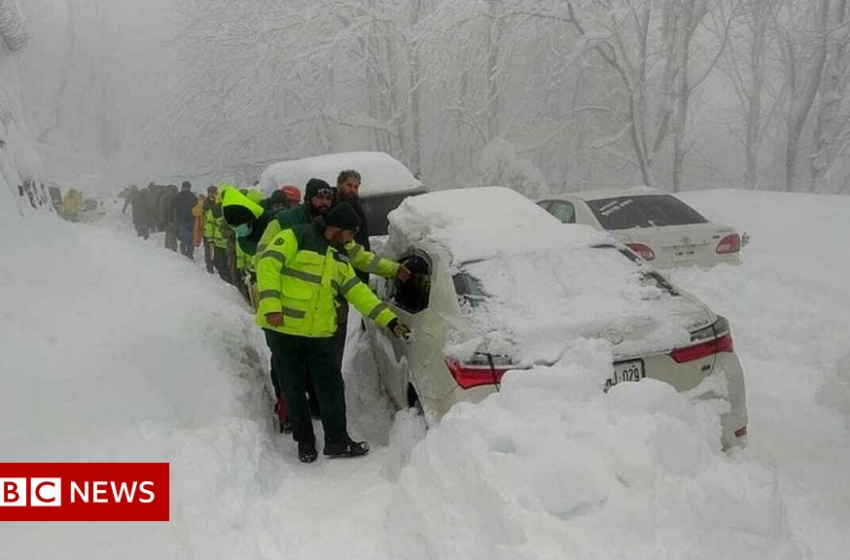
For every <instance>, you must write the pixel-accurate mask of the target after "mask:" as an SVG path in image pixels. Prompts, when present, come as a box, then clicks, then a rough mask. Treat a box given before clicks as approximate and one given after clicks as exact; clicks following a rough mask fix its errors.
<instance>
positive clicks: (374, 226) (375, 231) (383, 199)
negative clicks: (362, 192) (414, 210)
mask: <svg viewBox="0 0 850 560" xmlns="http://www.w3.org/2000/svg"><path fill="white" fill-rule="evenodd" d="M423 192H424V191H407V192H400V193H398V192H396V193H386V194H377V195H372V196H362V197H360V204H361V205H362V206H363V212H364V213H365V214H366V219H367V220H368V221H369V235H386V234H387V230H388V228H389V221H388V220H387V214H389V213H390V212H392V211H393V210H395V209H396V208H398V205H399V204H401V202H402V201H403V200H404V199H405V198H407V197H409V196H416V195H417V194H422V193H423Z"/></svg>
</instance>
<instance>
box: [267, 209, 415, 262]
mask: <svg viewBox="0 0 850 560" xmlns="http://www.w3.org/2000/svg"><path fill="white" fill-rule="evenodd" d="M309 223H310V216H309V215H308V214H307V207H306V206H305V205H304V204H302V205H300V206H296V207H295V208H292V209H291V210H287V211H285V212H281V213H280V214H278V215H277V218H276V219H273V220H271V221H270V222H269V225H267V226H266V229H265V231H264V232H263V236H262V237H261V238H260V242H259V243H258V244H257V256H256V258H257V259H259V258H260V256H261V254H262V252H263V251H265V250H266V248H267V247H268V246H269V244H270V243H271V240H272V239H274V238H275V236H276V235H277V234H279V233H280V232H281V231H282V230H285V229H287V228H291V227H293V226H295V225H298V224H309ZM343 250H344V251H345V253H346V255H347V256H348V258H349V259H350V260H351V265H352V266H353V267H354V268H356V269H357V270H360V271H363V272H368V273H369V274H377V275H378V276H382V277H384V278H395V276H396V274H398V267H399V264H398V263H397V262H395V261H392V260H390V259H384V258H381V257H379V256H377V255H376V254H375V253H372V252H371V251H367V250H366V248H365V247H363V245H360V244H359V243H357V242H356V241H354V240H352V241H350V242H349V243H348V244H346V246H345V247H343Z"/></svg>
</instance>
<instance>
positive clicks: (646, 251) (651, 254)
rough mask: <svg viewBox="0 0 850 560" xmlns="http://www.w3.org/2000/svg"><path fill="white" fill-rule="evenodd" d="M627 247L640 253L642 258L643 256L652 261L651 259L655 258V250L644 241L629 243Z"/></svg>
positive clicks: (644, 258)
mask: <svg viewBox="0 0 850 560" xmlns="http://www.w3.org/2000/svg"><path fill="white" fill-rule="evenodd" d="M627 247H628V248H629V249H631V250H632V251H634V252H635V253H637V254H638V255H640V258H642V259H643V260H645V261H651V260H653V259H655V251H653V250H652V249H650V248H649V247H648V246H647V245H644V244H643V243H630V244H628V245H627Z"/></svg>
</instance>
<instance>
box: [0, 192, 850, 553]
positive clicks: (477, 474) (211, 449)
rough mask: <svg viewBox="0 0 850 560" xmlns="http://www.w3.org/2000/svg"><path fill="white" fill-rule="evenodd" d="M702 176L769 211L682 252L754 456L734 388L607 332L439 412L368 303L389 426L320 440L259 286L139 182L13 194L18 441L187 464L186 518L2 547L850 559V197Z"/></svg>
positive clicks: (354, 412) (177, 481)
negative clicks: (18, 207) (261, 327)
mask: <svg viewBox="0 0 850 560" xmlns="http://www.w3.org/2000/svg"><path fill="white" fill-rule="evenodd" d="M684 198H686V200H688V201H690V202H691V203H692V204H694V206H696V207H697V208H698V209H700V210H702V211H704V212H705V213H706V214H707V215H708V216H709V217H711V218H713V219H716V220H718V221H723V222H726V223H730V224H733V225H736V226H739V227H740V228H742V229H744V230H747V231H749V232H750V234H751V235H752V242H751V244H750V246H749V247H747V248H746V250H745V253H744V264H743V265H742V266H738V267H728V266H724V267H718V268H715V269H711V270H696V269H693V270H691V269H682V270H675V271H673V272H672V273H671V275H672V276H673V278H674V280H675V281H677V282H678V283H680V284H681V285H682V286H683V287H685V288H686V289H688V290H689V291H691V292H692V293H694V294H695V295H697V296H698V297H700V298H702V299H703V300H704V301H706V302H707V303H708V304H709V305H711V306H712V307H713V308H714V309H715V310H716V311H717V312H719V313H722V314H724V315H726V316H727V317H728V318H729V319H730V321H731V323H732V325H733V332H734V335H735V340H736V346H737V350H738V352H739V355H740V357H741V360H742V362H743V366H744V370H745V374H746V376H747V382H748V391H749V393H748V402H749V414H750V446H749V447H748V448H747V449H745V450H743V451H741V452H736V453H733V454H732V455H731V456H727V455H724V454H722V453H720V452H719V450H718V445H717V437H718V429H719V426H718V419H717V410H716V409H715V407H714V406H713V405H714V403H711V402H700V401H694V402H691V401H689V400H688V398H687V397H686V396H683V395H679V394H676V393H674V392H673V391H672V390H671V389H670V388H669V387H667V386H665V385H663V384H661V383H657V382H648V381H645V382H642V383H639V384H633V385H619V386H617V387H615V388H614V389H613V390H612V391H611V392H609V394H608V395H603V394H600V393H599V391H598V388H597V385H596V381H597V380H598V378H599V376H600V375H601V374H602V372H606V371H610V361H611V356H610V350H609V349H608V348H607V347H606V345H605V344H602V343H598V342H593V341H588V342H586V343H584V344H579V345H577V346H576V347H575V348H574V349H573V350H572V352H571V353H570V354H569V355H568V356H566V358H565V360H563V361H562V362H561V364H559V365H558V366H555V367H552V368H539V369H537V370H533V371H531V372H523V373H521V374H520V373H514V374H509V375H508V376H506V378H505V383H504V385H503V387H502V390H501V392H500V393H498V394H496V395H493V396H492V397H491V398H489V399H488V400H486V401H485V402H483V403H481V404H479V405H476V406H461V407H457V408H456V409H455V410H454V411H453V412H452V413H450V414H449V415H448V416H447V417H446V418H444V420H443V422H442V423H441V424H440V425H439V426H438V427H436V428H435V429H432V430H430V431H429V432H428V433H427V434H425V432H424V429H423V425H422V423H421V421H420V420H419V419H418V418H416V417H415V416H412V415H411V414H409V413H407V412H402V413H398V414H395V413H394V412H393V411H392V409H391V408H390V405H389V403H388V401H387V399H386V398H385V397H384V395H383V394H382V392H381V389H380V386H379V383H378V380H377V377H376V375H375V372H374V367H373V365H372V361H371V360H372V358H371V355H370V353H369V350H368V347H367V345H366V344H365V341H364V338H362V337H361V336H358V334H357V333H358V329H356V328H355V326H356V325H355V324H353V325H352V328H351V329H349V332H350V333H352V336H351V338H350V340H349V345H348V354H347V359H346V364H345V368H344V369H345V377H346V390H347V401H348V405H349V421H350V424H351V431H352V433H353V435H355V436H360V437H364V438H366V439H368V440H369V441H370V443H372V447H373V451H372V453H371V454H370V455H368V456H367V457H364V458H359V459H353V460H326V459H324V458H321V457H320V459H319V461H318V462H317V463H315V464H313V465H302V464H301V463H299V462H298V460H297V457H296V452H295V445H294V443H293V442H292V441H291V440H290V439H289V438H288V437H286V436H282V435H279V434H277V433H276V431H275V429H274V427H275V426H274V421H273V418H272V414H271V405H272V402H271V398H270V396H269V392H268V389H267V386H268V381H267V375H268V374H267V371H266V369H267V363H268V355H267V352H266V350H265V349H264V347H263V341H262V336H261V335H260V334H259V333H258V331H257V330H256V328H255V327H254V326H253V324H252V318H251V316H250V314H249V312H248V308H247V307H246V305H245V304H244V303H243V302H242V301H241V298H240V296H239V295H238V293H237V292H236V291H235V290H234V289H232V288H230V287H228V286H225V285H223V284H222V283H221V282H220V281H219V280H218V279H217V277H213V276H210V275H208V274H206V272H205V271H204V269H203V267H202V266H199V265H198V264H194V265H193V264H192V263H190V262H188V261H187V260H186V259H185V258H183V257H180V256H179V255H177V254H175V253H172V252H169V251H167V250H165V249H163V248H162V247H161V242H160V241H161V240H158V239H156V238H152V239H151V240H149V241H148V242H144V241H142V240H139V239H137V238H135V237H134V236H133V234H132V231H131V230H132V228H131V227H130V226H129V224H128V221H129V217H128V216H120V206H117V203H112V205H111V206H110V207H108V208H107V212H106V216H105V218H104V219H103V220H102V221H101V222H100V223H99V224H97V225H92V224H67V223H64V222H61V221H58V220H56V219H55V218H54V217H53V216H48V215H43V216H42V215H30V216H27V217H26V219H25V220H21V219H19V218H18V217H16V216H14V215H12V213H9V212H5V211H4V209H3V208H0V219H2V221H3V223H4V225H6V224H7V223H9V226H8V227H5V228H4V236H3V239H2V240H0V461H137V460H138V461H168V462H170V463H171V472H172V480H171V519H172V520H171V521H170V522H168V523H135V524H131V523H74V524H68V523H65V524H60V523H40V524H37V523H29V524H22V523H18V524H12V523H6V524H0V558H3V559H6V558H9V559H13V558H14V559H18V558H86V559H94V558H114V557H120V558H145V559H150V558H251V559H256V558H262V559H272V558H299V559H300V558H340V557H341V558H349V559H354V558H368V559H380V558H410V559H416V560H418V559H426V558H429V559H434V558H440V559H443V558H445V559H449V558H451V559H467V558H469V559H478V558H488V559H491V558H495V559H512V560H513V559H532V558H533V559H538V558H588V559H590V558H594V559H595V558H599V559H607V558H654V559H655V558H706V559H709V558H710V559H718V558H723V559H737V558H740V559H752V558H764V559H768V558H770V559H773V558H816V559H827V560H831V559H836V560H837V559H840V558H845V557H846V551H847V550H850V536H848V532H847V531H846V529H845V528H846V527H847V525H848V522H850V484H848V483H850V472H848V465H850V438H849V437H848V433H847V427H848V416H847V414H848V413H850V364H848V360H850V317H848V313H847V310H848V309H850V261H848V259H847V256H846V248H845V244H846V239H847V234H848V230H850V225H848V224H850V199H848V198H837V197H833V198H827V197H811V196H802V195H780V194H775V193H749V192H706V193H691V194H688V195H687V196H685V197H684ZM5 202H6V201H4V200H2V199H0V206H3V205H4V204H5ZM199 256H200V255H199ZM353 321H356V318H353Z"/></svg>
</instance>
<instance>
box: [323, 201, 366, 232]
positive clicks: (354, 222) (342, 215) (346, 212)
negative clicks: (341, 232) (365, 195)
mask: <svg viewBox="0 0 850 560" xmlns="http://www.w3.org/2000/svg"><path fill="white" fill-rule="evenodd" d="M325 224H326V225H329V226H333V227H338V228H341V229H347V230H351V231H357V230H358V229H360V218H359V217H358V216H357V212H355V211H354V208H352V207H351V205H350V204H349V203H347V202H343V203H341V204H337V205H336V206H334V207H333V208H331V211H330V212H328V213H327V214H325Z"/></svg>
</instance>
